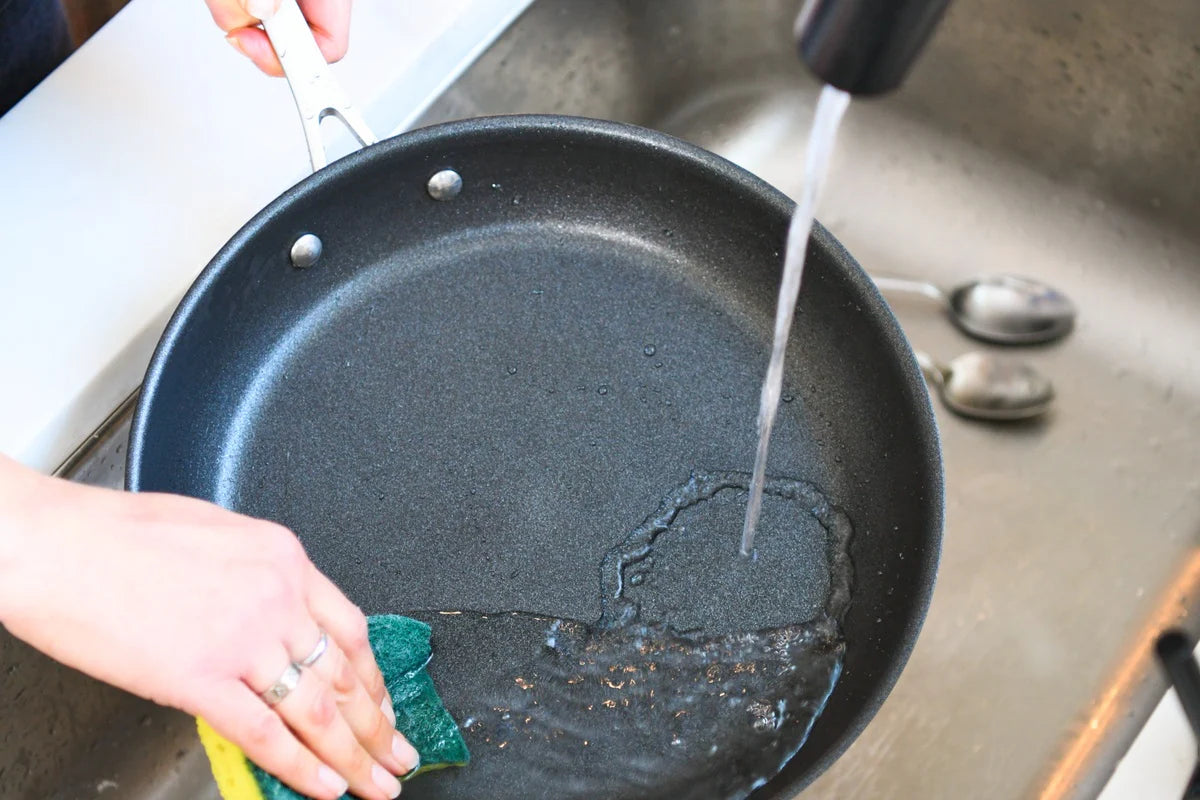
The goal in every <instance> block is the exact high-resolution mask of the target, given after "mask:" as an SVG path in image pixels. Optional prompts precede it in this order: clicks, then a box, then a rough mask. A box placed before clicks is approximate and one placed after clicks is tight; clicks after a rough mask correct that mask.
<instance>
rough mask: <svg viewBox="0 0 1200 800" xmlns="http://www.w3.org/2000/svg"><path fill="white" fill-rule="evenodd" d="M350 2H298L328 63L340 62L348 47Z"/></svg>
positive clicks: (304, 0) (314, 0)
mask: <svg viewBox="0 0 1200 800" xmlns="http://www.w3.org/2000/svg"><path fill="white" fill-rule="evenodd" d="M350 1H351V0H300V10H301V11H303V12H304V18H305V19H307V20H308V26H309V27H310V28H312V31H313V38H315V39H316V40H317V46H318V47H320V48H321V54H322V55H323V56H325V60H326V61H328V62H329V63H331V64H332V63H333V62H335V61H341V60H342V57H343V56H345V55H346V48H348V47H349V46H350Z"/></svg>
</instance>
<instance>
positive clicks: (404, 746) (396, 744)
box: [392, 733, 421, 775]
mask: <svg viewBox="0 0 1200 800" xmlns="http://www.w3.org/2000/svg"><path fill="white" fill-rule="evenodd" d="M392 755H394V756H395V757H396V760H397V761H399V762H400V763H401V764H402V765H404V766H405V767H407V769H406V770H405V771H404V774H405V775H407V774H408V773H410V772H412V771H413V770H414V769H416V768H417V767H419V766H421V754H420V753H418V752H417V750H416V748H415V747H413V746H412V745H411V744H409V743H408V740H407V739H405V738H404V737H403V736H401V735H400V734H398V733H397V734H396V735H395V736H393V737H392Z"/></svg>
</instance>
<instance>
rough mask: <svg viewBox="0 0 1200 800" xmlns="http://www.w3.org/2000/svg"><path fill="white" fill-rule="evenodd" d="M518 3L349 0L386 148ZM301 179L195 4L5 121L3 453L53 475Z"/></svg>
mask: <svg viewBox="0 0 1200 800" xmlns="http://www.w3.org/2000/svg"><path fill="white" fill-rule="evenodd" d="M529 2H530V0H439V2H437V3H428V2H423V0H358V1H357V2H356V3H355V12H354V17H353V22H352V29H351V45H350V52H349V55H347V57H346V58H345V59H344V60H343V61H342V62H341V63H340V64H338V65H336V66H335V67H334V72H335V75H336V76H337V77H338V79H339V80H340V81H341V82H342V83H343V85H344V86H345V88H346V90H347V92H348V93H349V94H350V96H351V97H352V98H353V99H354V100H355V102H356V103H357V104H358V105H359V106H360V108H362V110H363V112H364V114H365V116H366V118H367V121H368V123H369V124H370V125H371V127H372V128H373V129H374V130H375V132H376V133H377V134H378V135H381V136H382V135H390V134H392V133H396V132H398V131H400V130H403V129H404V128H406V127H407V126H408V125H410V124H411V123H412V121H413V120H414V119H415V118H416V117H417V115H418V114H419V113H420V112H421V110H423V109H424V107H425V106H426V105H427V103H428V102H429V101H430V100H432V99H433V98H434V97H436V96H437V95H438V94H439V93H440V92H441V91H442V89H443V88H444V87H445V86H446V85H447V84H448V83H449V82H451V81H452V80H453V79H454V78H455V77H456V76H457V75H458V74H459V73H460V72H461V70H462V69H464V68H465V67H466V66H467V65H468V64H470V63H471V62H472V61H473V60H474V58H475V56H476V55H477V54H478V52H480V51H481V50H482V49H483V48H485V47H486V46H487V45H488V44H490V43H491V41H492V40H493V39H494V38H495V37H496V36H497V35H499V33H500V32H501V31H503V30H504V28H506V27H507V26H508V24H509V23H510V22H511V21H512V20H513V19H515V17H516V16H517V15H518V14H519V13H520V12H521V11H522V10H524V8H525V7H526V6H527V5H528V4H529ZM326 127H327V128H335V127H336V124H330V123H327V125H326ZM328 133H330V132H329V131H327V134H328ZM307 172H308V159H307V154H306V150H305V148H304V141H303V137H302V135H301V131H300V125H299V122H298V120H297V118H296V111H295V107H294V106H293V104H292V98H291V94H290V92H289V91H288V88H287V86H286V84H285V83H284V82H283V81H281V80H272V79H269V78H267V77H265V76H263V75H261V74H259V73H258V71H257V70H256V69H255V68H254V67H253V66H252V65H251V64H250V63H249V62H248V61H246V59H244V58H243V57H241V56H240V55H239V54H237V53H236V52H234V50H233V49H232V48H231V47H229V45H227V44H226V43H225V42H224V41H223V35H222V34H221V32H220V31H219V30H218V29H217V28H216V26H215V25H213V22H212V20H211V18H210V17H209V15H208V12H207V10H206V8H205V6H204V4H203V3H202V2H201V1H200V0H133V2H131V3H130V5H129V6H127V7H126V8H125V10H124V11H122V12H121V13H120V14H118V15H117V16H116V17H115V18H114V19H113V20H112V21H111V22H110V23H109V24H108V25H106V26H105V27H104V28H102V29H101V30H100V31H99V32H98V33H97V34H96V35H95V36H94V37H92V39H90V40H89V41H88V42H87V43H86V44H85V45H84V46H83V47H82V48H80V49H79V51H77V52H76V53H75V54H74V55H72V56H71V58H69V59H68V60H67V62H66V63H65V64H63V65H62V66H61V67H59V69H57V70H56V71H55V72H54V73H53V74H52V75H50V76H49V77H48V78H47V79H46V80H45V81H44V82H43V83H42V84H41V85H40V86H38V87H37V88H36V89H35V90H34V91H33V92H32V93H31V94H30V95H29V96H28V97H27V98H26V99H25V100H23V101H22V102H21V103H20V104H19V105H17V106H16V107H15V108H14V109H12V110H11V111H10V112H9V113H8V114H6V115H5V116H4V117H0V243H3V249H4V256H5V258H4V261H3V263H2V264H0V342H3V343H4V345H3V357H2V359H0V389H2V390H0V452H4V453H6V454H9V455H11V456H13V457H15V458H17V459H19V460H20V461H23V462H25V463H27V464H29V465H31V466H34V467H36V468H38V469H41V470H45V471H49V470H52V469H53V468H54V467H55V466H57V465H58V464H59V463H60V462H61V461H62V460H63V459H64V458H65V457H66V456H67V455H68V454H69V453H70V452H71V450H72V449H73V448H74V447H75V446H76V445H77V444H79V442H81V441H82V440H83V439H84V438H85V437H86V436H87V435H88V434H89V433H90V432H91V431H92V430H93V429H94V428H95V427H96V425H97V424H98V423H100V422H101V421H102V420H103V419H104V417H105V416H107V414H108V413H109V412H110V411H111V410H112V409H113V408H115V407H116V406H117V404H118V403H119V402H120V401H121V400H122V399H124V398H125V397H126V396H127V395H128V394H129V393H130V392H131V391H132V390H133V389H134V388H135V387H136V386H137V385H138V384H139V383H140V381H141V377H142V374H143V372H144V370H145V367H146V363H147V361H148V360H149V357H150V354H151V352H152V351H153V348H154V344H155V342H156V341H157V339H158V336H159V334H160V332H161V330H162V327H163V326H164V325H165V324H166V320H167V318H168V317H169V315H170V312H171V310H172V308H173V307H174V305H175V303H176V302H177V301H178V299H179V297H180V296H181V295H182V294H183V292H184V291H185V290H186V289H187V287H188V286H189V285H190V284H191V282H192V280H193V279H194V278H195V276H196V274H197V273H198V272H199V271H200V270H201V269H202V268H203V267H204V265H205V264H206V263H207V262H208V260H209V259H210V258H211V257H212V255H213V254H214V253H215V252H216V251H217V250H218V249H219V248H220V246H221V245H223V244H224V243H225V241H226V240H227V239H228V238H229V237H230V236H231V235H232V234H233V233H234V232H235V231H236V230H237V229H238V228H239V227H240V226H241V225H242V224H243V223H245V222H246V221H247V220H248V219H249V218H250V217H252V216H253V215H254V214H255V213H256V212H257V211H258V210H259V209H261V208H262V207H263V206H265V205H266V204H267V203H268V202H269V201H270V200H272V199H273V198H274V197H276V196H277V195H278V194H279V193H280V192H282V191H283V190H284V189H286V188H287V187H288V186H290V185H292V184H293V183H295V182H296V181H297V180H299V179H301V178H303V177H304V176H305V175H306V174H307Z"/></svg>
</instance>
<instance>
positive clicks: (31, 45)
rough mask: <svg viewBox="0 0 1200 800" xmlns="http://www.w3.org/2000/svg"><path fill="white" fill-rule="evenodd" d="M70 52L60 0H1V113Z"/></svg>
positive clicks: (69, 36)
mask: <svg viewBox="0 0 1200 800" xmlns="http://www.w3.org/2000/svg"><path fill="white" fill-rule="evenodd" d="M70 52H71V35H70V32H69V31H68V30H67V18H66V16H65V14H64V13H63V8H62V5H61V4H60V3H59V0H0V115H2V114H4V113H5V112H6V111H8V110H9V109H10V108H12V107H13V106H14V105H16V104H17V101H19V100H20V99H21V98H22V97H24V96H25V95H26V93H28V92H29V90H30V89H32V88H33V87H34V86H37V85H38V83H39V82H40V81H41V80H42V78H44V77H46V76H47V75H49V74H50V72H51V71H52V70H53V69H54V68H55V67H57V66H58V65H59V64H61V63H62V61H63V59H65V58H66V57H67V55H68V54H69V53H70Z"/></svg>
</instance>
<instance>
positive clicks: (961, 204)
mask: <svg viewBox="0 0 1200 800" xmlns="http://www.w3.org/2000/svg"><path fill="white" fill-rule="evenodd" d="M797 6H798V3H797V2H796V1H795V0H787V1H786V2H784V1H782V0H655V2H653V3H650V2H643V1H641V0H539V1H538V2H536V3H535V4H534V5H533V6H532V7H531V8H530V10H529V11H527V12H526V13H525V15H524V16H523V17H522V18H520V19H519V20H518V21H517V23H516V24H515V25H514V26H513V27H512V28H511V29H510V30H509V31H508V32H507V33H506V34H505V35H504V36H503V37H502V38H501V39H500V40H499V41H498V42H497V43H496V44H495V45H494V46H492V47H491V48H490V49H489V50H488V51H487V52H485V53H484V54H483V56H482V57H481V58H480V59H479V61H478V62H477V63H476V64H475V65H474V66H473V67H472V68H471V69H470V70H469V71H468V72H467V73H466V74H464V75H463V76H462V77H461V78H460V79H459V80H458V81H457V82H456V83H455V84H454V85H452V86H451V87H450V89H449V90H448V91H447V92H446V93H445V94H444V95H443V96H442V97H441V98H440V99H439V100H437V101H436V102H435V104H434V105H433V106H432V107H431V108H430V109H429V111H428V113H427V115H426V117H425V118H424V120H423V122H435V121H440V120H445V119H451V118H455V117H463V116H472V115H476V114H494V113H509V112H520V111H542V112H558V113H568V114H583V115H588V116H597V117H607V118H612V119H619V120H626V121H630V122H635V123H639V124H642V125H647V126H650V127H655V128H659V129H661V130H664V131H667V132H669V133H673V134H675V135H678V136H681V137H683V138H686V139H689V140H691V141H693V142H696V143H698V144H700V145H702V146H704V147H707V148H710V149H712V150H715V151H716V152H718V153H720V154H722V155H725V156H726V157H728V158H730V159H732V160H734V161H736V162H738V163H740V164H741V165H743V166H745V167H746V168H748V169H750V170H752V171H754V172H756V173H758V174H759V175H761V176H763V177H764V178H766V179H767V180H768V181H771V182H772V183H774V184H775V185H777V186H779V187H780V188H781V189H783V190H784V191H786V192H789V193H795V192H796V191H797V189H798V188H799V187H798V181H799V179H800V174H801V166H802V154H803V146H804V138H805V131H806V129H807V126H808V122H809V119H810V114H811V110H812V106H813V102H814V100H815V96H816V90H817V87H816V86H815V84H814V83H813V82H812V81H811V80H810V79H809V78H808V77H807V76H806V75H805V73H804V71H803V69H802V68H801V67H800V66H799V64H798V63H797V61H796V59H795V57H794V56H793V54H792V46H791V40H790V28H791V23H792V18H793V16H794V14H795V12H796V10H797ZM1198 32H1200V5H1198V4H1196V3H1179V2H1169V1H1168V0H1145V1H1144V2H1142V3H1132V2H1129V1H1128V0H1057V2H1053V3H1047V2H1044V0H959V2H957V3H956V4H955V5H953V6H952V8H951V10H950V12H949V14H948V16H947V18H946V20H945V23H944V24H943V26H942V27H941V29H940V30H939V32H938V34H937V35H936V36H935V38H934V40H933V42H932V44H931V46H930V48H929V51H928V52H927V53H926V54H925V55H924V57H923V58H922V60H921V61H920V62H919V64H918V66H917V69H916V70H915V72H914V74H913V75H912V77H911V79H910V81H909V82H908V84H907V85H906V86H905V88H904V89H903V90H902V91H901V92H899V93H897V94H896V95H894V96H891V97H888V98H886V99H882V100H873V101H862V102H856V103H855V104H853V105H852V107H851V109H850V111H849V113H848V115H847V119H846V122H845V125H844V128H843V132H842V135H841V138H840V140H839V145H838V151H837V157H836V161H835V164H834V168H833V170H832V173H831V176H830V180H829V183H828V189H827V192H826V196H825V198H824V200H823V203H822V210H821V213H820V215H819V216H820V218H821V219H822V220H823V222H824V223H825V224H826V225H827V226H828V227H829V228H830V229H831V230H832V231H833V232H834V233H835V234H836V235H837V236H838V237H839V238H840V239H841V240H842V241H843V242H844V243H845V244H846V246H847V247H848V248H849V250H850V251H851V252H852V253H854V254H855V255H856V256H857V257H858V259H859V260H860V261H861V262H862V264H863V265H864V266H865V267H866V268H867V269H869V270H872V271H875V272H878V273H890V274H900V275H908V276H919V277H923V278H928V279H932V280H935V281H937V282H942V283H947V284H951V283H954V282H957V281H958V280H960V279H964V278H967V277H970V276H973V275H977V274H986V273H994V272H1015V273H1019V274H1026V275H1030V276H1033V277H1037V278H1040V279H1042V280H1045V281H1048V282H1050V283H1052V284H1054V285H1056V286H1058V287H1059V288H1061V289H1063V290H1065V291H1066V292H1067V293H1068V294H1069V295H1070V296H1071V297H1072V298H1073V299H1074V300H1075V301H1076V303H1077V304H1078V306H1079V309H1080V315H1081V316H1080V322H1079V325H1078V327H1077V329H1076V331H1075V333H1074V334H1073V335H1072V336H1071V337H1070V338H1069V339H1068V340H1066V341H1065V342H1063V343H1062V344H1060V345H1057V346H1052V347H1042V348H1037V349H1033V350H1027V351H1020V352H1019V353H1018V352H1015V351H1014V352H1013V353H1012V354H1013V355H1020V356H1021V357H1024V358H1027V359H1028V360H1030V361H1032V362H1033V363H1035V364H1036V366H1037V367H1038V368H1039V369H1040V370H1042V371H1044V372H1045V373H1047V374H1048V375H1050V376H1052V377H1053V378H1054V380H1055V381H1056V383H1057V386H1058V391H1059V402H1058V405H1057V408H1056V410H1055V411H1054V413H1053V415H1052V416H1051V417H1050V418H1049V419H1047V420H1045V421H1043V422H1040V423H1035V424H1028V425H1022V426H1001V425H982V424H980V423H972V422H967V421H965V420H962V419H959V418H957V417H955V416H953V415H950V414H948V413H943V412H942V411H941V410H940V409H939V422H940V424H941V430H942V436H943V444H944V448H945V455H946V469H947V476H946V477H947V488H948V495H947V512H948V513H947V517H948V523H947V529H946V539H945V552H944V558H943V562H942V571H941V574H940V577H939V583H938V587H937V590H936V593H935V597H934V601H933V607H932V609H931V612H930V615H929V619H928V621H927V623H926V625H925V628H924V632H923V633H922V636H921V639H920V641H919V642H918V645H917V648H916V650H915V652H914V653H913V656H912V660H911V662H910V664H909V667H908V669H907V670H906V671H905V673H904V675H903V677H902V678H901V680H900V682H899V684H898V686H897V687H896V689H895V691H894V693H893V694H892V696H891V697H890V698H889V700H888V701H887V703H886V704H885V705H884V707H883V709H882V710H881V712H880V713H879V715H878V717H877V718H876V719H875V721H874V722H873V723H872V724H871V725H870V727H868V729H867V730H866V732H865V733H864V735H863V736H862V737H861V738H860V739H859V740H858V741H857V742H856V743H855V744H854V745H853V746H852V747H851V748H850V750H849V751H848V752H847V753H846V754H845V756H843V758H842V759H841V760H839V761H838V762H837V763H836V764H835V765H834V767H833V768H832V769H831V770H829V771H828V772H827V773H826V774H825V775H823V776H822V777H821V778H820V779H818V781H817V782H816V783H815V784H814V785H813V786H812V787H810V789H809V790H808V792H807V794H806V797H816V798H820V797H829V798H835V797H836V798H840V797H885V796H886V797H945V798H958V797H964V796H970V797H997V798H1009V797H1015V796H1038V797H1043V798H1059V797H1086V796H1093V795H1094V794H1095V793H1096V792H1097V791H1098V790H1099V788H1100V787H1101V786H1102V785H1103V782H1104V780H1105V779H1106V777H1107V775H1108V774H1109V772H1110V771H1111V769H1112V768H1113V766H1114V765H1115V762H1116V759H1117V758H1118V757H1119V756H1120V754H1121V753H1122V752H1123V749H1124V747H1125V746H1126V745H1127V743H1128V741H1129V740H1130V738H1131V737H1132V735H1133V734H1134V733H1135V732H1136V730H1137V728H1138V727H1139V726H1140V724H1141V722H1142V721H1143V720H1144V718H1145V716H1146V715H1147V714H1148V713H1149V711H1150V710H1151V708H1152V706H1153V703H1154V702H1155V701H1156V700H1157V698H1158V697H1159V696H1160V695H1161V693H1162V691H1163V684H1162V681H1161V680H1160V679H1159V677H1158V675H1157V673H1156V672H1155V670H1154V669H1153V665H1152V664H1151V663H1150V661H1149V659H1148V642H1149V640H1150V638H1151V637H1152V636H1153V634H1154V633H1155V632H1156V631H1157V630H1159V629H1160V628H1161V627H1163V626H1165V625H1167V624H1183V625H1185V626H1188V627H1193V628H1200V620H1198V619H1197V615H1196V614H1195V613H1193V612H1194V611H1195V610H1196V609H1197V607H1198V606H1200V591H1198V586H1200V549H1198V548H1197V543H1198V542H1200V314H1197V313H1196V309H1198V308H1200V39H1198V38H1197V37H1198V35H1200V34H1198ZM895 309H896V312H897V314H898V315H899V317H900V319H901V321H902V323H903V324H904V327H905V329H906V331H907V332H908V334H909V336H910V338H911V339H912V341H913V342H914V343H916V344H918V345H919V346H920V347H922V348H923V349H926V350H928V351H931V352H932V353H934V354H935V355H937V356H941V357H946V358H949V357H952V356H955V355H957V354H959V353H961V352H963V351H965V350H968V349H979V348H981V347H983V346H981V345H980V344H978V343H976V342H972V341H969V340H967V339H964V338H963V336H962V335H961V334H960V333H958V332H957V331H956V330H955V329H954V328H953V327H952V326H951V325H950V324H949V323H948V322H947V321H946V320H945V319H944V318H942V317H941V316H940V315H939V313H938V311H937V310H936V309H935V308H932V307H930V306H927V305H923V304H922V303H921V302H920V301H913V300H905V301H904V302H903V303H902V302H901V301H900V300H899V299H898V300H897V301H896V306H895ZM793 357H794V358H801V359H802V358H803V354H796V355H795V356H793ZM847 368H848V369H849V368H853V365H850V364H848V365H847ZM123 437H124V434H123V432H122V430H121V429H120V428H117V430H116V431H115V433H114V434H113V435H112V436H110V437H109V438H108V439H107V440H106V441H105V442H104V443H102V444H101V446H100V447H99V448H96V449H95V450H94V451H93V452H92V453H91V454H90V455H89V457H88V458H87V459H86V460H85V461H84V462H83V463H82V464H81V465H79V466H78V467H77V469H76V472H77V473H78V474H77V477H79V478H81V479H87V480H92V481H97V480H99V481H101V482H108V483H111V484H114V485H116V484H119V482H120V479H121V475H122V469H123V466H122V461H121V454H120V453H118V452H117V449H118V448H119V447H120V445H121V443H122V442H123ZM0 676H2V677H3V682H2V683H0V708H2V709H4V712H3V714H2V715H0V787H3V791H2V792H0V793H2V794H4V796H5V797H9V796H14V797H38V798H41V797H47V796H63V797H89V796H93V795H94V796H108V797H133V798H168V797H170V798H195V797H205V796H212V792H213V790H212V787H211V783H210V782H209V781H208V779H207V773H206V771H205V765H204V762H203V757H202V755H201V754H200V753H199V750H198V745H197V744H196V743H195V740H194V738H193V736H192V735H191V733H190V728H189V723H188V720H186V719H185V718H183V717H182V716H181V715H178V714H175V713H173V712H168V711H164V710H161V709H157V708H154V707H152V706H150V705H148V704H144V703H142V702H141V701H136V700H133V699H132V698H129V697H127V696H125V695H123V694H121V693H119V692H116V691H115V690H110V689H106V688H104V687H102V686H99V685H97V684H95V683H93V682H91V681H88V680H86V679H84V678H81V677H80V676H78V675H75V674H74V673H72V672H70V671H69V670H65V669H63V668H60V667H57V666H56V665H54V664H52V663H50V662H48V661H47V660H45V659H43V658H41V657H40V656H38V655H36V654H34V653H32V652H31V651H29V650H28V649H27V648H24V647H23V646H21V645H20V644H18V643H15V642H13V641H12V640H11V639H8V638H6V637H5V636H0ZM12 787H16V788H15V789H13V788H12Z"/></svg>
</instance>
